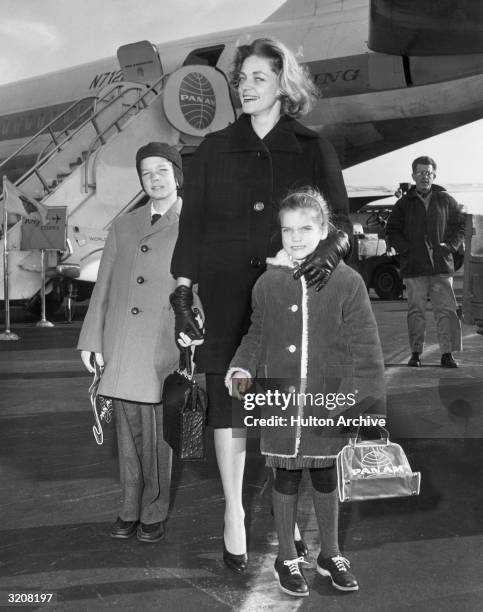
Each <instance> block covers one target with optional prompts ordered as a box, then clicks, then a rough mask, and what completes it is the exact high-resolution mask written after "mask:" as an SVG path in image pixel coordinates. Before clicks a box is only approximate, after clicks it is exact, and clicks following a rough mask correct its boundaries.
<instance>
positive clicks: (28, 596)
mask: <svg viewBox="0 0 483 612" xmlns="http://www.w3.org/2000/svg"><path fill="white" fill-rule="evenodd" d="M0 599H1V600H2V601H1V602H0V603H1V604H7V605H12V606H14V605H15V604H17V605H20V606H22V605H23V606H25V605H27V606H28V605H29V604H32V605H35V604H48V603H54V602H55V601H56V599H57V597H56V594H55V593H39V592H37V591H24V592H22V593H9V592H7V593H5V592H4V597H0Z"/></svg>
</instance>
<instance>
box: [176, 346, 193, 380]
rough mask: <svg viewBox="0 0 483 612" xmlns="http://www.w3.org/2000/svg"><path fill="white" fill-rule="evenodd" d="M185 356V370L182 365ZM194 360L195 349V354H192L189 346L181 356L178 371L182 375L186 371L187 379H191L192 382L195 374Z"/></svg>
mask: <svg viewBox="0 0 483 612" xmlns="http://www.w3.org/2000/svg"><path fill="white" fill-rule="evenodd" d="M183 356H184V366H185V367H184V368H183V363H182V358H183ZM193 359H194V348H193V352H191V346H187V347H186V348H185V349H184V350H183V352H182V353H181V352H180V354H179V365H178V371H179V372H180V373H181V372H183V371H184V370H185V371H186V377H187V378H189V379H190V380H191V379H192V378H193V374H194V363H193Z"/></svg>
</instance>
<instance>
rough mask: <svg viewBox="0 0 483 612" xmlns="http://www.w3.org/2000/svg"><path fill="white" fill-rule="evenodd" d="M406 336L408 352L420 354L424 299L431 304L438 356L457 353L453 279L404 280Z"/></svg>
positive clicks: (458, 328) (458, 331)
mask: <svg viewBox="0 0 483 612" xmlns="http://www.w3.org/2000/svg"><path fill="white" fill-rule="evenodd" d="M404 283H405V285H406V291H407V298H408V333H409V346H410V347H411V351H412V352H417V353H422V352H423V347H424V338H425V335H426V306H427V299H428V296H429V299H430V300H431V305H432V307H433V315H434V320H435V322H436V330H437V334H438V341H439V346H440V349H441V353H451V352H453V351H460V350H461V323H460V320H459V318H458V315H457V314H456V308H457V304H456V299H455V296H454V292H453V278H452V277H451V276H445V275H442V274H433V275H431V276H417V277H415V278H405V279H404Z"/></svg>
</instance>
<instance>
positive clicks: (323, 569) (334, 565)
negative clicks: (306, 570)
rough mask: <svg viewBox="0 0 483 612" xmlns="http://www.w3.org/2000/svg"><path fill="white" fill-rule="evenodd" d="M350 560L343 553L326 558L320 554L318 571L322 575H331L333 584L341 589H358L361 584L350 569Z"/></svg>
mask: <svg viewBox="0 0 483 612" xmlns="http://www.w3.org/2000/svg"><path fill="white" fill-rule="evenodd" d="M350 565H351V564H350V563H349V560H348V559H346V558H345V557H343V556H342V555H337V556H336V557H330V558H329V559H324V558H323V557H322V555H321V554H320V555H319V556H318V557H317V572H318V573H319V574H320V575H321V576H330V578H331V580H332V586H334V587H335V588H336V589H339V590H340V591H357V590H358V589H359V584H358V583H357V579H356V577H355V576H354V575H353V574H351V572H350V571H349V567H350Z"/></svg>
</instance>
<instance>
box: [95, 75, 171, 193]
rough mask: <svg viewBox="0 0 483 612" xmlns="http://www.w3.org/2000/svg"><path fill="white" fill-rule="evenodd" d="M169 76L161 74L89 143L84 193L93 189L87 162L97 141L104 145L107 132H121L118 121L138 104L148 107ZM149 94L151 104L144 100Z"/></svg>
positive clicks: (96, 146) (97, 143) (97, 144)
mask: <svg viewBox="0 0 483 612" xmlns="http://www.w3.org/2000/svg"><path fill="white" fill-rule="evenodd" d="M168 76H169V74H163V76H161V77H160V78H159V79H158V80H157V81H156V82H155V83H154V84H153V85H150V86H149V87H147V89H146V90H145V91H144V93H143V95H142V96H140V97H139V98H138V99H137V100H136V101H135V102H133V103H132V104H131V105H130V106H128V107H127V108H126V109H125V110H124V111H123V112H122V113H121V114H120V115H119V116H118V117H117V119H115V120H114V121H112V122H111V123H110V124H109V125H108V126H107V127H105V128H104V130H102V132H101V133H98V134H97V136H96V137H95V138H94V140H93V141H92V142H91V144H90V145H89V148H88V150H87V155H86V159H85V164H84V193H88V192H89V188H92V187H95V185H93V184H92V185H91V184H89V160H90V157H91V155H92V154H93V153H94V151H95V150H96V149H97V148H98V146H99V141H100V143H101V145H103V144H105V140H104V136H105V135H106V133H107V132H109V131H110V130H111V129H112V128H114V127H115V128H116V129H117V132H118V133H119V132H121V131H122V129H123V126H124V124H123V125H120V121H121V120H122V119H123V118H124V117H125V116H126V115H128V114H129V113H130V112H131V111H132V110H133V109H135V108H136V107H138V106H139V104H142V106H143V108H144V109H145V108H147V107H148V106H149V104H150V103H151V102H152V101H153V100H154V99H155V98H157V96H158V95H159V94H160V93H161V90H160V91H157V87H158V86H159V85H161V83H162V82H163V80H164V79H165V78H167V77H168ZM150 94H154V97H153V100H151V102H148V101H147V100H146V98H147V97H148V96H149V95H150Z"/></svg>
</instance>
